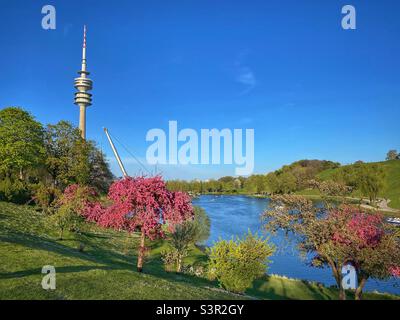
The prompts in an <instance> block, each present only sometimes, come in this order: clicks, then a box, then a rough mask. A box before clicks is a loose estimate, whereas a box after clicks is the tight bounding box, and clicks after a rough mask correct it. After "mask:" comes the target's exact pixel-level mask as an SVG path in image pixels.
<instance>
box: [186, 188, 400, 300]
mask: <svg viewBox="0 0 400 320" xmlns="http://www.w3.org/2000/svg"><path fill="white" fill-rule="evenodd" d="M193 204H194V205H197V206H200V207H202V208H203V209H204V210H205V211H206V212H207V214H208V216H209V217H210V220H211V233H210V238H209V239H208V240H207V241H206V245H208V246H211V245H212V244H213V242H214V241H218V239H220V238H221V239H231V238H232V237H235V236H243V235H244V234H246V233H247V232H248V230H250V231H251V232H253V233H254V232H258V234H259V235H263V236H268V235H267V234H266V233H265V232H263V230H262V225H261V220H260V216H261V213H262V212H263V211H264V210H265V209H266V207H267V205H268V199H259V198H253V197H246V196H225V195H223V196H214V195H203V196H200V197H199V198H197V199H195V200H194V201H193ZM270 240H271V242H273V243H274V244H275V245H276V247H277V251H276V252H275V254H274V255H273V256H272V257H271V258H270V260H271V261H272V262H271V264H270V265H269V269H268V270H267V272H268V273H269V274H279V275H284V276H287V277H290V278H296V279H304V280H309V281H317V282H320V283H323V284H325V285H327V286H330V285H335V281H334V279H333V276H332V273H331V271H330V269H328V268H325V269H317V268H313V267H311V266H308V265H307V264H306V261H305V260H304V259H302V258H301V257H300V256H299V253H298V250H297V249H296V245H295V244H294V243H292V244H290V243H289V244H288V242H287V241H286V239H285V236H284V235H283V234H279V233H278V234H277V235H275V236H270ZM365 290H366V291H374V290H377V291H379V292H389V293H395V294H400V283H399V281H398V280H394V279H390V280H387V281H377V280H373V279H370V280H368V282H367V284H366V286H365Z"/></svg>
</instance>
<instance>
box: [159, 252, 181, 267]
mask: <svg viewBox="0 0 400 320" xmlns="http://www.w3.org/2000/svg"><path fill="white" fill-rule="evenodd" d="M177 254H178V252H177V251H176V250H170V251H163V252H161V259H162V261H163V262H164V270H165V271H167V272H174V271H176V261H177V259H178V257H177Z"/></svg>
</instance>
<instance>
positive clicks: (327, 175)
mask: <svg viewBox="0 0 400 320" xmlns="http://www.w3.org/2000/svg"><path fill="white" fill-rule="evenodd" d="M365 165H367V166H373V165H377V166H378V167H379V168H381V169H382V170H383V171H384V172H385V184H386V186H385V190H383V192H382V193H381V194H380V196H381V197H384V198H387V199H390V200H391V202H390V204H389V206H390V207H392V208H395V209H400V161H399V160H391V161H383V162H374V163H366V164H365ZM351 166H354V165H348V166H343V167H340V168H336V169H328V170H325V171H322V172H321V173H319V174H318V177H319V178H320V179H322V180H330V179H332V178H333V177H334V176H335V174H337V173H339V172H340V171H341V170H344V169H345V168H346V167H351ZM354 196H362V195H361V194H360V193H359V191H355V193H354Z"/></svg>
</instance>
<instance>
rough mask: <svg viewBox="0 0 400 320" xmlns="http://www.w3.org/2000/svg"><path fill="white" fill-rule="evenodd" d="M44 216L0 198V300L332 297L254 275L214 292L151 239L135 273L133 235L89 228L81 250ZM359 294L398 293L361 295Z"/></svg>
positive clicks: (301, 284)
mask: <svg viewBox="0 0 400 320" xmlns="http://www.w3.org/2000/svg"><path fill="white" fill-rule="evenodd" d="M46 221H47V219H46V216H45V215H44V214H42V213H40V212H36V211H35V210H34V208H32V207H28V206H17V205H13V204H9V203H4V202H0V256H1V264H0V300H2V299H248V298H256V299H336V298H337V296H338V295H337V290H335V289H334V288H325V287H323V286H320V285H317V284H314V283H308V282H305V281H300V280H291V279H287V278H284V277H279V276H269V277H267V276H266V277H265V278H264V279H260V280H258V281H257V282H256V283H255V285H254V287H253V288H251V289H250V290H248V292H247V294H248V296H238V295H233V294H230V293H228V292H226V291H223V290H221V289H220V288H219V287H218V285H217V283H216V282H211V281H208V280H206V279H203V278H199V277H193V276H189V275H182V274H175V273H167V272H165V271H164V270H163V267H162V263H161V259H160V252H161V250H162V249H163V248H165V246H166V245H167V244H166V242H164V241H159V242H155V243H154V244H153V246H152V247H151V251H150V254H149V257H148V260H147V263H146V264H145V272H144V273H142V274H141V273H138V272H136V271H135V270H136V269H135V266H136V258H137V257H136V248H137V245H138V238H137V236H136V235H130V236H129V235H128V234H127V233H124V232H115V231H110V230H104V229H99V228H97V227H95V226H91V228H90V230H89V231H88V232H87V233H86V234H85V235H84V236H83V237H81V238H80V241H81V242H83V243H84V244H85V250H84V252H79V251H78V250H77V243H78V242H77V239H75V236H74V235H73V234H67V235H66V239H65V240H62V241H60V240H56V239H57V235H56V232H54V231H53V230H52V228H50V227H49V226H48V225H47V223H46ZM205 260H206V256H205V255H204V253H202V252H201V251H200V250H199V249H197V248H193V249H192V251H191V254H190V256H189V257H188V258H187V259H186V263H194V262H196V263H204V262H205ZM45 265H53V266H55V268H56V272H57V284H56V285H57V289H56V290H54V291H45V290H43V289H42V288H41V280H42V276H43V275H42V274H41V269H42V267H43V266H45ZM365 298H366V299H394V298H398V297H394V296H390V295H383V294H376V293H368V294H366V295H365Z"/></svg>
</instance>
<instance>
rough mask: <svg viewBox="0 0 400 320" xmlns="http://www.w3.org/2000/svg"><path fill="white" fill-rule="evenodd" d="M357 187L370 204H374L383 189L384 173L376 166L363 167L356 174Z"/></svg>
mask: <svg viewBox="0 0 400 320" xmlns="http://www.w3.org/2000/svg"><path fill="white" fill-rule="evenodd" d="M357 185H358V187H359V188H360V190H361V192H362V193H363V194H364V195H366V196H368V197H369V199H370V201H371V203H375V201H376V199H377V198H378V195H379V193H380V192H381V191H382V190H383V189H384V188H385V172H384V171H383V169H382V168H380V167H378V166H377V165H363V166H361V168H360V170H359V171H358V174H357Z"/></svg>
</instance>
